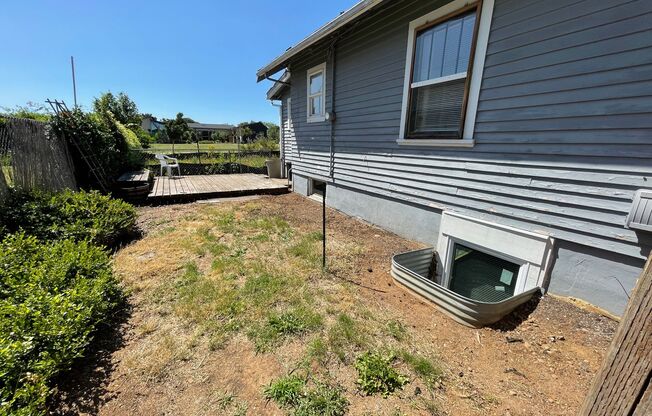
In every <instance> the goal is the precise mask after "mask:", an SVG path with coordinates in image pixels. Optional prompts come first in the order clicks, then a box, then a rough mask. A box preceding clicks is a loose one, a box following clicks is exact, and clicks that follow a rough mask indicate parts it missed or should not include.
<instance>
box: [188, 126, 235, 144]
mask: <svg viewBox="0 0 652 416" xmlns="http://www.w3.org/2000/svg"><path fill="white" fill-rule="evenodd" d="M188 127H190V128H191V129H192V130H194V131H195V133H197V137H199V140H212V138H211V136H212V135H213V133H215V132H216V131H219V132H220V133H224V134H232V133H233V129H235V126H232V125H230V124H205V123H188Z"/></svg>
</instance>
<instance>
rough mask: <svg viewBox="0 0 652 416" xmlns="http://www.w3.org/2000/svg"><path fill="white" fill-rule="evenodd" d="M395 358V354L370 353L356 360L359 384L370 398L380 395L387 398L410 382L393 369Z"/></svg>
mask: <svg viewBox="0 0 652 416" xmlns="http://www.w3.org/2000/svg"><path fill="white" fill-rule="evenodd" d="M394 358H395V357H394V355H393V354H389V355H382V354H380V353H374V352H369V351H368V352H365V353H364V354H362V355H361V356H359V357H358V358H357V359H356V362H355V368H356V370H358V380H357V384H358V386H359V387H360V389H361V390H362V391H363V392H364V393H365V394H367V395H368V396H369V395H373V394H376V393H380V394H382V395H383V397H387V396H389V395H390V394H391V393H392V392H394V391H395V390H396V389H399V388H403V386H404V385H405V384H407V383H408V382H409V379H408V378H407V377H406V376H404V375H401V374H399V373H398V372H397V371H396V370H395V369H394V368H393V367H392V362H393V361H394Z"/></svg>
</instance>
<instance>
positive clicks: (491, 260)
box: [449, 243, 521, 302]
mask: <svg viewBox="0 0 652 416" xmlns="http://www.w3.org/2000/svg"><path fill="white" fill-rule="evenodd" d="M452 256H453V258H452V259H451V260H452V272H451V278H450V285H449V289H450V290H452V291H453V292H455V293H457V294H459V295H462V296H464V297H467V298H470V299H473V300H477V301H480V302H500V301H503V300H505V299H508V298H510V297H512V296H514V291H515V289H516V280H517V279H518V274H519V271H520V268H521V266H520V265H518V264H516V263H512V262H510V261H508V260H505V259H502V258H499V257H496V256H492V255H490V254H487V253H484V252H482V251H480V250H476V249H474V248H471V247H467V246H465V245H463V244H460V243H455V245H454V248H453V254H452Z"/></svg>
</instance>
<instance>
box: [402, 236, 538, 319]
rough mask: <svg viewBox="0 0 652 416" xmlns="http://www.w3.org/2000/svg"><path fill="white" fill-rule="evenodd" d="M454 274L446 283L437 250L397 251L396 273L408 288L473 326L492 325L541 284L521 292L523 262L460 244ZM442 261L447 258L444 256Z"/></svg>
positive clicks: (453, 252)
mask: <svg viewBox="0 0 652 416" xmlns="http://www.w3.org/2000/svg"><path fill="white" fill-rule="evenodd" d="M452 256H453V257H452V258H451V259H448V260H449V261H451V263H452V269H451V270H452V272H451V277H450V279H449V282H448V284H447V286H446V285H444V284H443V283H442V282H441V276H438V275H436V274H435V273H434V269H435V268H436V266H433V264H436V262H435V261H434V259H436V257H437V253H436V252H435V251H434V250H433V249H432V248H426V249H422V250H416V251H410V252H407V253H402V254H397V255H395V256H394V257H393V258H392V269H391V274H392V276H393V277H394V279H395V280H396V281H397V282H398V283H400V284H401V285H402V286H404V287H406V288H408V289H410V290H411V291H413V292H415V293H417V294H418V295H421V296H422V297H424V298H426V299H428V300H430V301H432V302H433V303H434V304H435V306H436V307H437V308H438V309H439V310H441V311H442V312H444V313H445V314H447V315H449V316H450V317H451V318H453V319H454V320H456V321H458V322H460V323H462V324H464V325H467V326H471V327H476V328H477V327H481V326H485V325H490V324H492V323H495V322H497V321H499V320H501V319H502V318H503V317H504V316H506V315H508V314H509V313H511V312H512V311H513V310H514V309H515V308H516V307H518V306H519V305H521V304H523V303H525V302H527V301H528V300H529V299H530V298H531V297H532V296H533V295H534V294H535V293H540V288H538V287H535V288H532V289H529V290H527V291H524V292H522V293H516V294H515V292H516V287H517V280H518V276H519V273H520V268H521V267H523V266H520V265H518V264H516V263H512V262H510V261H507V260H505V259H502V258H499V257H496V256H492V255H490V254H487V253H484V252H482V251H480V250H477V249H474V248H471V247H468V246H466V245H463V244H459V243H456V244H455V247H454V250H453V251H452ZM442 261H446V260H445V259H442Z"/></svg>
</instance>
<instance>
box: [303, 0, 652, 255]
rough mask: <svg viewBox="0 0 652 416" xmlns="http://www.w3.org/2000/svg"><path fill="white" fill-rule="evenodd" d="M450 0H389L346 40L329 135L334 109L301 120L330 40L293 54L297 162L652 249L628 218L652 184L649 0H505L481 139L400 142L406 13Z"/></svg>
mask: <svg viewBox="0 0 652 416" xmlns="http://www.w3.org/2000/svg"><path fill="white" fill-rule="evenodd" d="M445 3H446V1H442V0H430V1H415V0H401V1H398V0H397V1H392V2H388V4H387V5H385V6H383V8H382V9H380V10H379V11H377V12H375V13H374V15H372V16H371V17H369V18H368V19H367V20H365V21H362V22H361V23H359V24H358V25H357V26H356V27H354V28H353V29H351V30H349V31H348V32H346V33H345V34H344V36H343V37H342V38H340V39H339V40H338V42H337V44H336V47H335V58H334V59H335V70H334V72H333V65H332V62H330V61H329V63H328V66H327V72H328V75H327V106H326V108H327V109H329V110H331V109H332V107H331V103H332V96H333V92H334V93H335V108H334V111H335V113H336V116H337V118H336V121H335V122H334V123H332V135H333V146H332V147H331V123H329V122H323V123H306V70H307V69H308V68H310V67H312V66H314V65H318V64H320V63H322V62H325V61H327V59H328V58H327V57H328V56H329V55H328V53H327V48H326V47H325V46H323V45H321V46H320V45H318V46H316V47H314V48H312V49H311V50H310V51H309V52H307V53H306V54H304V55H303V56H300V57H297V59H295V61H293V62H291V64H290V70H291V72H292V80H291V83H292V86H291V96H292V114H293V131H294V134H295V136H292V137H293V139H294V138H295V137H296V152H295V153H293V154H292V155H293V156H292V157H293V160H292V163H293V167H294V170H295V172H297V173H303V174H304V175H308V176H316V177H321V178H324V179H326V178H327V177H328V176H329V174H330V171H329V167H330V164H331V161H332V163H333V178H332V180H333V181H334V182H335V183H338V184H340V185H342V186H347V187H350V188H353V189H358V190H361V191H366V192H370V193H373V194H375V195H380V196H386V197H389V198H394V199H398V200H403V201H408V202H411V203H416V204H420V205H424V206H429V207H433V208H436V209H452V210H455V211H458V212H462V213H466V214H469V215H472V216H475V217H480V218H484V219H489V220H494V221H498V222H500V223H502V224H508V225H513V226H516V227H519V228H523V229H526V230H531V231H537V232H543V233H549V234H551V235H553V236H555V237H556V238H561V239H565V240H569V241H573V242H576V243H579V244H585V245H590V246H593V247H598V248H603V249H607V250H610V251H614V252H618V253H622V254H626V255H629V256H632V257H637V258H644V257H645V254H646V253H645V251H646V250H647V249H648V248H649V246H650V244H651V242H652V237H650V236H649V235H648V236H647V237H646V236H645V235H637V234H635V233H634V232H633V231H630V230H627V229H625V228H624V224H625V218H626V216H627V213H628V211H629V207H630V205H631V200H632V197H633V194H634V192H635V191H636V190H637V189H639V188H651V187H652V2H650V1H625V0H602V1H594V0H585V1H577V0H559V1H552V2H542V1H540V0H519V1H516V0H496V5H495V9H494V16H493V21H492V30H491V33H490V37H489V45H488V51H487V56H486V64H485V69H484V77H483V83H482V88H481V92H480V102H479V105H478V113H477V119H476V129H475V137H474V139H475V140H476V145H475V146H474V147H473V148H470V149H464V150H457V149H455V148H432V147H417V148H414V147H409V148H407V147H400V146H398V145H397V144H396V139H397V138H398V135H399V124H400V112H401V102H402V98H403V97H402V94H403V76H404V71H405V53H406V50H405V49H406V46H407V35H408V24H409V22H410V21H411V20H414V19H416V18H418V17H420V16H422V15H424V14H426V13H428V12H430V11H432V10H434V9H436V8H438V7H440V6H441V5H443V4H445ZM333 78H335V88H334V90H333V89H332V86H333ZM331 158H332V160H331ZM642 239H647V240H646V241H643V240H642Z"/></svg>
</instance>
